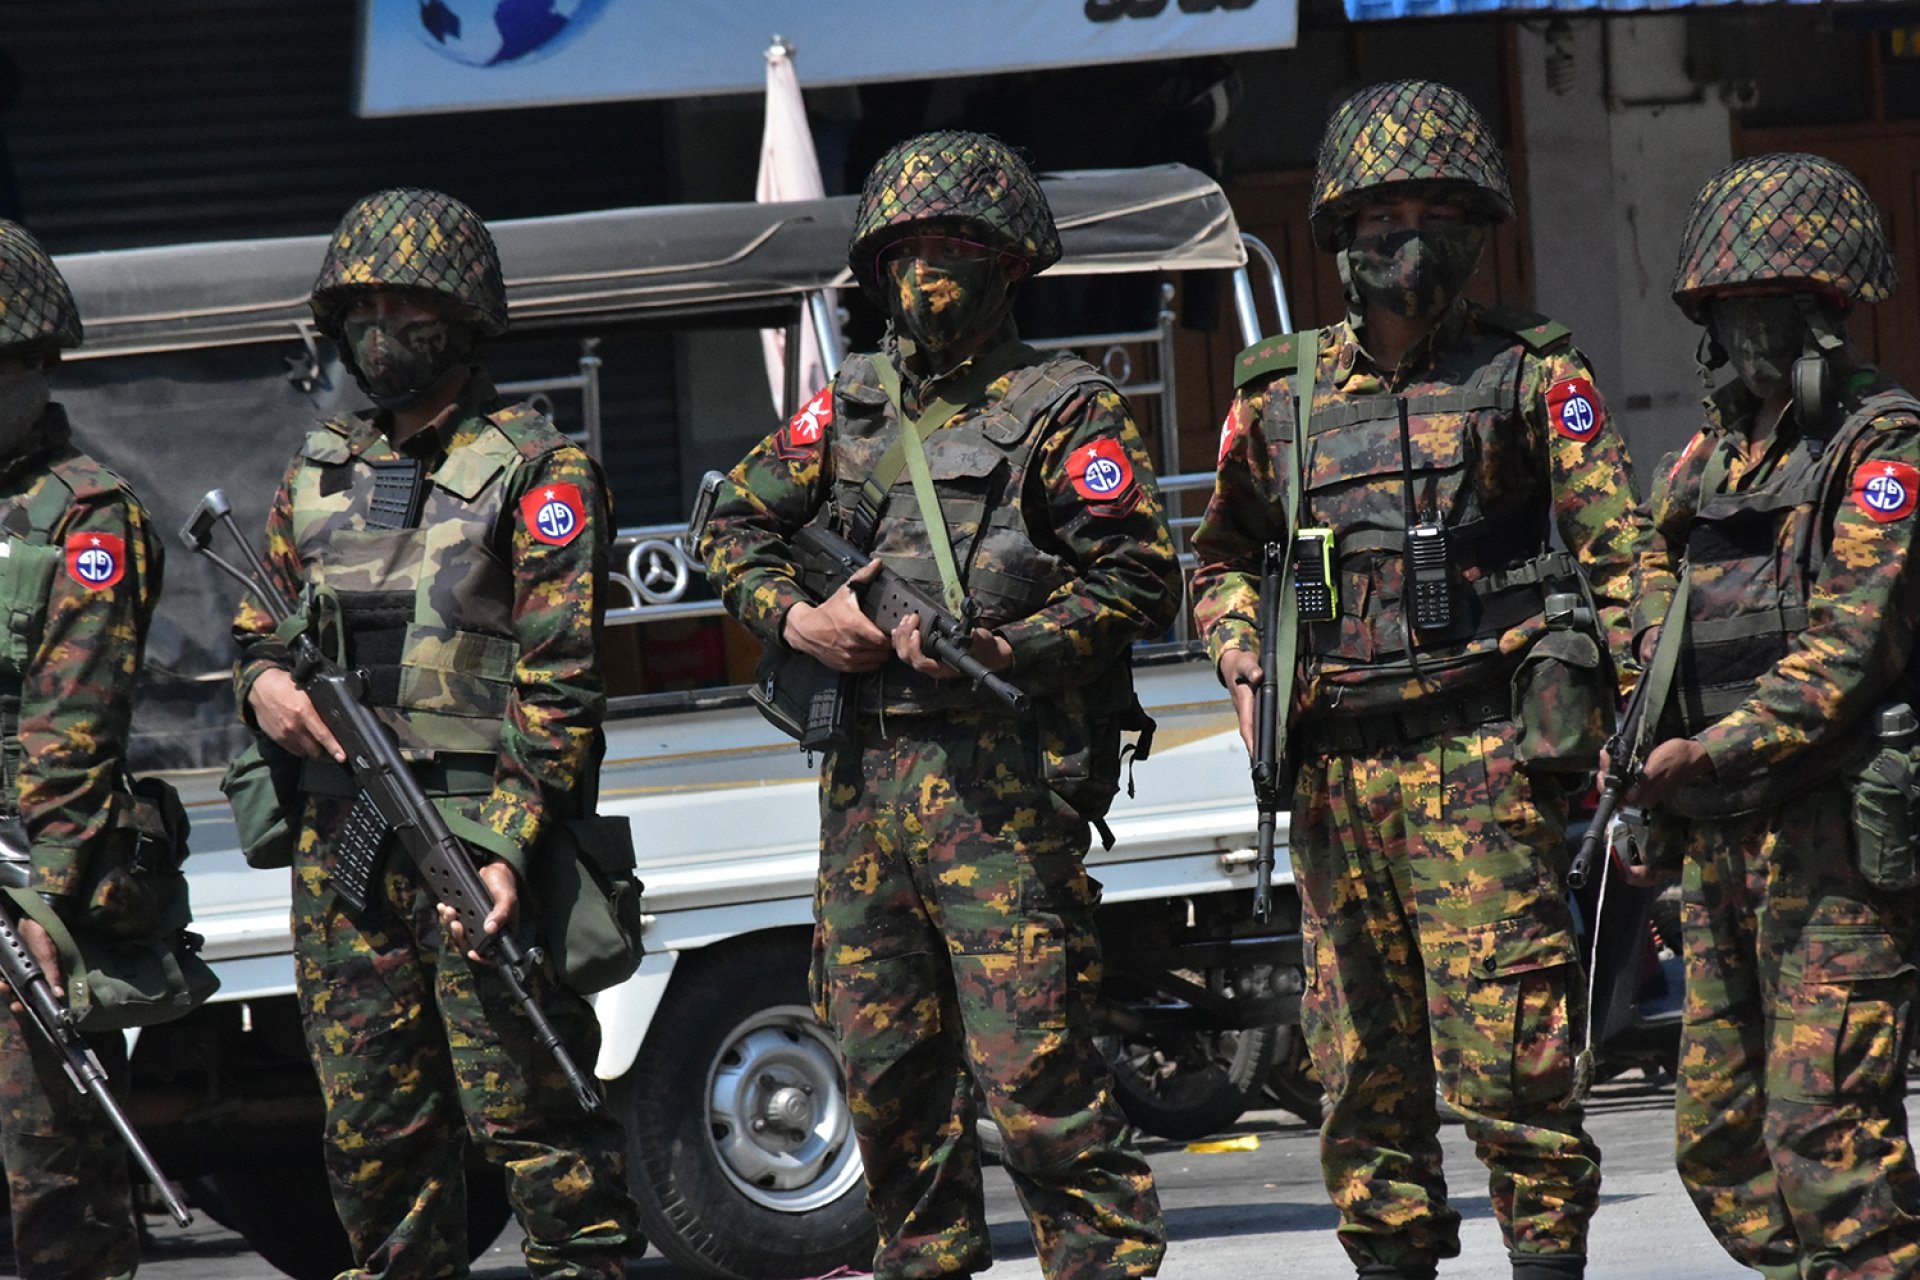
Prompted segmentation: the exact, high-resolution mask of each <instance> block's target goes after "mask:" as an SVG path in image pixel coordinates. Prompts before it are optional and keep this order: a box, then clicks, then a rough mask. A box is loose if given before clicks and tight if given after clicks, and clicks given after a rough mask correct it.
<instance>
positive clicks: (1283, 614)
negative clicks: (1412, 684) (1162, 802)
mask: <svg viewBox="0 0 1920 1280" xmlns="http://www.w3.org/2000/svg"><path fill="white" fill-rule="evenodd" d="M1319 365H1320V330H1318V329H1308V330H1306V331H1304V332H1302V333H1301V334H1300V369H1299V372H1297V373H1295V374H1294V375H1293V378H1292V379H1291V381H1292V383H1293V405H1294V417H1295V422H1296V423H1297V425H1296V427H1295V428H1294V431H1295V434H1294V438H1293V448H1291V449H1289V450H1287V521H1286V532H1287V561H1288V564H1289V565H1290V564H1291V563H1292V560H1293V535H1294V532H1295V530H1296V529H1297V527H1298V526H1299V524H1300V486H1301V484H1302V483H1303V481H1304V478H1305V477H1304V472H1305V468H1304V467H1303V466H1302V464H1301V458H1302V456H1303V455H1304V453H1305V451H1306V447H1307V426H1308V424H1309V423H1310V422H1312V421H1313V389H1314V384H1315V381H1316V380H1317V378H1318V376H1319ZM1282 574H1283V577H1282V578H1281V588H1280V635H1279V637H1278V638H1277V639H1276V640H1275V642H1274V665H1275V666H1277V667H1279V668H1280V670H1279V671H1277V672H1275V671H1268V672H1265V673H1263V674H1264V677H1265V678H1266V679H1268V680H1278V681H1279V684H1278V685H1276V686H1275V689H1276V691H1277V692H1278V694H1279V696H1278V697H1277V698H1276V699H1275V702H1276V704H1277V707H1278V712H1277V714H1278V715H1279V717H1280V726H1281V735H1280V741H1281V743H1282V744H1283V748H1284V745H1285V744H1286V740H1287V739H1286V723H1287V716H1288V715H1289V714H1290V713H1291V712H1292V710H1293V679H1294V667H1295V659H1296V657H1297V655H1298V653H1299V648H1300V599H1299V594H1298V593H1297V592H1296V591H1295V590H1294V585H1293V581H1292V577H1293V575H1292V574H1291V573H1290V572H1288V571H1287V569H1286V567H1285V566H1283V567H1282ZM1282 776H1284V775H1282Z"/></svg>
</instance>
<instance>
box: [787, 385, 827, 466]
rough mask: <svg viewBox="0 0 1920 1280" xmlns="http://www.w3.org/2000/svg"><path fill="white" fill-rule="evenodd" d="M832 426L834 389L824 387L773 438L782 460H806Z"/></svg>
mask: <svg viewBox="0 0 1920 1280" xmlns="http://www.w3.org/2000/svg"><path fill="white" fill-rule="evenodd" d="M832 424H833V388H832V387H822V388H820V390H819V391H818V392H816V393H815V394H814V397H813V399H811V400H809V401H807V402H806V404H804V405H803V406H801V409H800V412H798V413H796V414H794V415H793V417H792V418H791V419H790V420H789V421H788V422H787V425H786V426H784V427H782V428H780V431H779V433H778V434H776V435H775V436H774V438H773V447H774V449H775V451H776V452H778V453H779V455H780V456H781V457H783V458H799V457H804V456H805V455H807V454H809V453H812V452H813V451H814V449H816V448H818V447H819V444H820V441H821V440H822V439H823V438H824V437H825V436H826V434H827V428H828V427H829V426H831V425H832Z"/></svg>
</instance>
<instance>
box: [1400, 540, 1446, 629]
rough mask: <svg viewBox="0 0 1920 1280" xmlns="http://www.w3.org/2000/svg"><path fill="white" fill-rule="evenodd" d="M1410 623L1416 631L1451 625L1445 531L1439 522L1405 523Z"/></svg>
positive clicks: (1443, 627) (1444, 627)
mask: <svg viewBox="0 0 1920 1280" xmlns="http://www.w3.org/2000/svg"><path fill="white" fill-rule="evenodd" d="M1406 590H1407V592H1408V594H1409V596H1410V597H1411V599H1412V602H1413V608H1412V615H1413V625H1414V627H1415V628H1416V629H1417V630H1420V631H1444V630H1446V629H1447V628H1448V627H1450V626H1452V625H1453V582H1452V574H1451V571H1450V569H1449V566H1448V564H1447V531H1446V528H1445V527H1444V526H1442V525H1437V524H1416V525H1409V526H1408V527H1407V585H1406Z"/></svg>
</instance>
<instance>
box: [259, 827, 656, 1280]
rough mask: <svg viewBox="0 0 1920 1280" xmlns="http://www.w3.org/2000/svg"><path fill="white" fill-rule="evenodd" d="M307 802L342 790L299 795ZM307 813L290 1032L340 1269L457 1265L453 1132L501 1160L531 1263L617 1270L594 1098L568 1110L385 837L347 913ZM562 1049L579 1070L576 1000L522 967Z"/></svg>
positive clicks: (463, 1266)
mask: <svg viewBox="0 0 1920 1280" xmlns="http://www.w3.org/2000/svg"><path fill="white" fill-rule="evenodd" d="M312 803H313V804H314V805H318V806H323V807H324V808H323V810H322V812H321V813H320V814H318V815H315V814H313V813H312V812H311V811H310V815H309V816H310V818H313V817H316V816H317V817H318V818H319V819H320V822H321V824H322V825H323V826H326V829H331V827H330V825H328V820H329V819H331V820H337V819H338V818H339V816H341V811H342V810H343V809H344V804H345V802H343V801H335V800H315V801H313V802H312ZM325 862H326V859H325V849H324V846H323V844H322V843H321V841H320V838H319V836H318V835H317V834H316V823H315V822H314V821H311V820H310V821H309V822H308V824H307V827H306V829H305V830H304V831H303V832H302V834H301V843H300V854H299V856H298V857H297V858H296V859H295V862H294V879H293V937H294V959H295V966H296V968H295V973H296V980H297V985H298V989H299V996H300V1005H301V1012H302V1017H303V1020H304V1022H305V1025H306V1037H307V1049H308V1052H309V1053H310V1054H311V1056H312V1058H313V1065H314V1069H315V1071H316V1072H317V1073H318V1074H319V1077H320V1089H321V1093H322V1094H323V1095H324V1097H325V1100H326V1130H325V1136H324V1149H325V1156H326V1166H327V1176H328V1180H329V1181H330V1182H331V1184H332V1188H333V1200H334V1207H335V1209H336V1210H337V1212H338V1213H339V1215H340V1221H341V1224H342V1225H343V1226H344V1227H345V1228H346V1230H347V1235H348V1238H349V1239H350V1240H351V1241H352V1242H353V1252H354V1257H355V1259H356V1260H357V1261H358V1262H359V1267H358V1268H357V1269H355V1270H353V1271H350V1272H347V1273H345V1274H346V1277H348V1278H350V1280H363V1278H364V1280H376V1278H377V1280H439V1278H440V1277H460V1276H464V1275H466V1274H467V1261H468V1259H467V1243H466V1217H467V1206H466V1201H467V1191H466V1166H467V1153H468V1150H469V1144H471V1147H472V1149H474V1150H476V1151H478V1152H479V1153H480V1155H481V1156H482V1157H483V1158H484V1159H485V1160H486V1161H487V1163H489V1164H491V1165H493V1166H495V1167H497V1168H498V1169H500V1170H501V1171H502V1173H503V1174H504V1176H505V1178H506V1180H507V1198H508V1200H509V1201H510V1202H511V1203H512V1205H513V1209H514V1213H515V1215H516V1216H517V1217H518V1218H519V1220H520V1225H521V1226H522V1227H523V1228H525V1230H526V1233H527V1239H526V1242H525V1244H524V1245H523V1246H522V1248H523V1250H524V1251H525V1254H526V1260H527V1270H528V1272H529V1273H530V1274H531V1275H534V1276H538V1277H566V1278H568V1280H574V1278H576V1277H579V1278H584V1277H608V1278H611V1277H618V1276H620V1275H622V1274H624V1270H625V1265H624V1264H625V1260H626V1257H627V1254H628V1252H629V1248H630V1243H631V1242H632V1241H635V1240H638V1239H639V1232H638V1228H637V1226H636V1225H635V1213H636V1211H635V1209H634V1206H633V1202H632V1200H631V1199H630V1198H629V1196H628V1194H627V1190H626V1183H625V1179H624V1173H623V1170H622V1164H623V1155H624V1140H623V1137H622V1134H621V1131H620V1126H619V1124H618V1122H617V1121H615V1120H613V1119H612V1118H611V1117H610V1116H609V1115H608V1114H607V1113H606V1112H604V1111H602V1112H601V1113H599V1114H598V1115H593V1116H589V1115H587V1114H585V1113H584V1112H583V1111H582V1110H581V1109H580V1104H579V1102H578V1101H577V1100H576V1099H575V1098H574V1095H573V1090H572V1089H571V1087H570V1086H569V1085H568V1084H567V1080H566V1076H565V1075H564V1074H563V1073H562V1072H561V1070H560V1068H559V1067H558V1066H557V1065H555V1063H554V1060H553V1056H552V1054H550V1053H549V1052H548V1051H547V1050H545V1049H543V1048H541V1047H540V1045H539V1043H538V1042H537V1041H536V1040H535V1039H534V1032H533V1027H532V1024H531V1023H530V1022H529V1021H528V1020H527V1017H526V1015H525V1014H524V1013H522V1012H521V1011H520V1009H519V1006H518V1005H516V1004H515V1003H514V1001H513V997H512V995H511V994H510V993H509V992H508V990H507V986H506V984H505V983H504V982H503V981H501V980H500V978H499V977H498V976H497V975H496V974H495V973H494V972H493V971H492V970H490V969H489V968H487V967H485V966H480V965H475V964H473V963H472V962H470V961H469V960H467V958H466V957H465V956H464V955H462V954H460V953H459V952H457V951H455V950H454V949H453V948H452V946H451V945H450V944H449V943H448V942H447V940H446V937H445V934H444V932H443V931H442V929H441V927H440V921H439V916H438V912H437V908H436V905H435V903H434V901H433V899H432V897H431V895H430V894H428V893H427V892H426V890H425V889H424V888H423V887H422V886H421V884H420V883H419V881H418V879H417V876H416V873H415V872H414V870H413V867H412V864H411V863H410V862H408V861H407V859H406V856H405V855H404V854H403V853H401V852H400V851H399V850H398V849H390V850H389V851H388V853H387V856H386V860H385V862H384V863H383V864H382V865H383V874H382V875H381V876H380V878H379V881H378V884H377V886H376V896H375V900H374V901H372V902H370V903H369V904H368V908H367V910H366V912H364V913H357V912H354V911H352V910H351V909H350V908H348V907H347V906H346V904H345V903H343V902H342V901H341V900H340V899H339V897H338V896H337V895H336V894H335V893H334V892H333V890H332V889H331V887H330V886H329V882H328V878H327V874H326V871H325V869H324V868H325ZM537 994H538V996H539V998H540V1001H541V1005H542V1007H543V1008H544V1009H545V1010H546V1013H547V1015H548V1017H549V1018H551V1019H552V1021H553V1024H554V1026H555V1027H556V1028H557V1029H558V1030H559V1032H560V1035H561V1038H562V1039H563V1040H564V1041H565V1042H566V1045H567V1048H568V1050H569V1051H570V1052H571V1053H572V1055H573V1057H574V1060H575V1061H576V1062H579V1063H582V1064H584V1065H585V1067H586V1068H587V1069H588V1070H591V1069H592V1065H593V1061H594V1057H595V1055H596V1054H597V1053H598V1052H599V1047H600V1032H599V1024H598V1023H596V1022H595V1021H594V1016H593V1010H592V1009H591V1008H590V1007H588V1005H587V1003H586V1001H584V1000H583V999H581V998H580V997H579V996H577V995H575V994H573V993H572V992H570V991H567V990H565V989H564V988H560V987H557V986H555V985H553V984H549V983H540V984H538V990H537Z"/></svg>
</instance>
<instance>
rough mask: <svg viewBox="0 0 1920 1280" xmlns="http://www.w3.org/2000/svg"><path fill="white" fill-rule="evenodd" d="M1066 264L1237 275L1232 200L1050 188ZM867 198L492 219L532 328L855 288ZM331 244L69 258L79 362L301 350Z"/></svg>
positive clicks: (515, 304) (1178, 192) (1159, 183)
mask: <svg viewBox="0 0 1920 1280" xmlns="http://www.w3.org/2000/svg"><path fill="white" fill-rule="evenodd" d="M1044 186H1045V187H1046V191H1047V199H1048V201H1049V203H1050V204H1051V205H1052V206H1053V211H1054V217H1055V219H1056V221H1057V222H1058V223H1059V226H1060V232H1061V241H1062V244H1063V247H1064V249H1065V256H1064V257H1063V258H1062V259H1061V261H1060V263H1059V265H1058V266H1056V267H1054V268H1052V270H1051V271H1050V272H1049V273H1048V274H1049V275H1092V274H1101V273H1110V272H1120V271H1147V270H1187V269H1192V268H1232V267H1236V266H1239V265H1240V264H1241V263H1243V262H1245V261H1246V252H1245V250H1244V248H1243V247H1242V246H1241V243H1240V237H1239V228H1238V227H1237V226H1236V225H1235V223H1234V220H1233V212H1232V210H1231V209H1229V208H1228V206H1227V199H1226V196H1225V195H1224V194H1222V193H1221V191H1220V188H1219V187H1218V186H1216V185H1215V184H1214V182H1213V180H1212V179H1210V178H1208V177H1206V176H1204V175H1203V174H1200V173H1197V172H1195V171H1194V170H1192V169H1189V168H1186V167H1185V166H1182V165H1163V166H1160V167H1158V168H1150V169H1117V170H1101V171H1089V172H1078V173H1061V174H1055V175H1053V176H1051V177H1048V178H1046V179H1045V180H1044ZM856 203H857V199H856V197H853V196H839V197H835V198H833V199H830V200H810V201H803V202H797V203H791V204H692V205H665V206H660V207H656V208H645V209H609V210H606V211H604V212H599V213H577V214H567V215H563V216H558V217H549V218H522V219H516V220H509V221H502V222H495V223H491V224H489V225H490V227H491V229H492V231H493V234H494V238H495V241H496V242H497V243H498V245H499V247H500V259H501V265H502V269H503V270H504V272H505V274H506V278H507V298H508V304H509V308H510V313H511V317H512V323H513V325H514V327H515V328H516V329H521V328H526V327H531V326H547V325H552V324H560V323H566V324H575V323H579V322H581V321H591V320H596V319H620V320H632V319H640V318H646V317H649V316H652V317H658V318H661V319H671V318H673V317H676V316H683V315H691V314H699V313H703V312H711V311H716V310H727V309H731V308H741V307H757V306H765V305H766V304H767V303H769V302H778V301H781V300H785V299H797V298H798V297H799V296H800V295H802V294H805V293H808V292H811V291H814V290H818V289H823V288H839V287H847V286H850V285H852V283H853V280H852V276H851V274H850V273H849V272H848V271H847V266H846V259H847V241H848V239H849V238H850V237H851V236H852V234H853V215H854V206H855V204H856ZM326 243H327V237H325V236H287V237H282V238H279V239H273V240H234V241H216V242H209V243H205V244H191V245H174V246H169V247H166V248H158V249H127V250H119V251H114V252H106V253H88V254H69V255H66V256H63V257H60V258H59V259H57V261H58V262H59V264H60V269H61V271H62V272H63V273H65V275H66V277H67V281H68V283H69V284H71V285H72V286H73V292H74V296H75V298H76V299H77V300H78V302H79V304H80V314H81V316H82V318H83V319H84V321H85V323H86V329H87V340H86V345H85V346H83V347H82V348H81V349H80V350H78V351H76V352H74V353H72V355H71V356H70V358H71V359H76V360H92V359H100V358H103V357H107V356H116V355H131V354H137V353H151V352H162V351H181V350H190V349H198V348H206V347H219V346H232V345H238V344H243V343H254V342H276V341H285V340H287V339H289V338H293V339H299V338H300V336H301V330H302V328H303V327H310V326H311V319H310V317H309V315H308V312H307V291H308V290H309V289H310V288H311V287H312V285H313V278H314V275H315V273H316V272H317V271H318V270H319V267H320V260H321V258H322V257H323V256H324V254H325V252H326Z"/></svg>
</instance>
